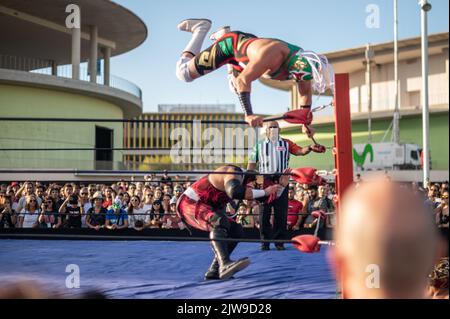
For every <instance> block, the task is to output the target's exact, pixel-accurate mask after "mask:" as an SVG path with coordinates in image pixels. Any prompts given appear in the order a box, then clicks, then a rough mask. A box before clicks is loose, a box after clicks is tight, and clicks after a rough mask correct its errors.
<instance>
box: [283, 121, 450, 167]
mask: <svg viewBox="0 0 450 319" xmlns="http://www.w3.org/2000/svg"><path fill="white" fill-rule="evenodd" d="M448 114H449V113H448V112H445V113H434V114H430V151H431V161H432V163H431V165H432V169H434V170H448V159H449V152H448V148H449V138H448V134H449V130H448V125H449V122H448V121H449V118H448ZM390 123H391V119H376V120H372V140H373V141H374V142H381V140H382V138H383V136H384V134H385V132H386V130H387V129H388V127H389V125H390ZM314 128H315V129H316V135H315V137H316V140H317V142H318V143H321V144H323V145H325V146H332V145H333V135H334V123H331V124H324V125H315V126H314ZM282 136H283V137H286V138H289V139H291V140H292V141H294V142H297V143H299V145H302V146H303V145H304V146H306V145H309V144H311V140H309V139H308V138H305V136H304V135H303V134H301V133H299V129H298V128H296V129H286V130H284V131H283V132H282ZM390 137H391V132H389V133H388V136H387V138H386V140H385V141H386V142H387V141H390ZM367 140H368V131H367V121H354V122H352V141H353V143H354V144H358V143H366V142H367ZM400 140H401V141H402V142H403V143H412V144H417V145H420V146H421V145H422V117H421V116H420V115H414V116H404V117H402V119H401V120H400ZM290 166H291V167H300V166H312V167H316V168H318V169H326V170H330V169H333V168H334V159H333V156H332V154H331V150H327V152H326V153H325V154H316V153H312V154H309V155H307V156H305V157H301V156H299V157H295V156H291V160H290Z"/></svg>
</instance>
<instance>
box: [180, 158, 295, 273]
mask: <svg viewBox="0 0 450 319" xmlns="http://www.w3.org/2000/svg"><path fill="white" fill-rule="evenodd" d="M216 172H224V173H221V174H209V175H207V176H204V177H202V178H201V179H199V180H198V181H197V182H195V183H194V184H193V185H192V186H191V187H189V188H188V189H186V191H185V192H184V193H183V194H182V195H181V196H180V198H179V200H178V203H177V212H178V214H179V215H180V216H181V218H182V219H183V221H184V222H185V223H187V224H188V225H190V226H191V227H194V228H196V229H200V230H203V231H208V232H209V237H210V239H212V241H211V246H212V249H213V252H214V260H213V262H212V264H211V266H210V267H209V269H208V271H207V272H206V274H205V279H227V278H230V277H231V276H233V275H234V274H235V273H236V272H238V271H240V270H242V269H244V268H246V267H247V266H248V265H249V264H250V260H249V259H248V258H241V259H239V260H237V261H233V260H231V259H230V255H231V253H232V252H233V250H234V249H235V248H236V246H237V243H236V242H226V241H220V240H221V239H226V238H241V237H242V236H243V230H242V226H241V225H239V224H237V223H236V222H235V221H234V220H232V219H231V218H229V217H227V216H226V213H225V207H226V204H227V203H229V202H230V201H231V200H233V199H238V200H242V199H248V200H252V199H257V198H265V197H270V196H273V195H275V194H277V193H280V190H281V189H283V188H284V187H285V186H286V185H287V184H288V181H289V176H288V175H283V176H282V177H281V178H280V179H279V184H271V185H270V186H268V187H266V188H265V189H253V188H252V186H251V185H252V181H253V180H254V175H253V176H252V175H247V176H245V177H244V175H243V174H239V173H243V170H242V169H241V168H239V167H237V166H233V165H227V166H222V167H219V168H218V169H217V170H216ZM228 172H229V174H225V173H228Z"/></svg>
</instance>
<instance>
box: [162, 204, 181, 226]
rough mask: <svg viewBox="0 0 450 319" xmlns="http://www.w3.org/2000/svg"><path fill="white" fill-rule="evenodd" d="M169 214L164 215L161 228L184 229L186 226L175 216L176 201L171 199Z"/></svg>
mask: <svg viewBox="0 0 450 319" xmlns="http://www.w3.org/2000/svg"><path fill="white" fill-rule="evenodd" d="M169 205H170V212H169V213H168V214H166V215H164V217H163V219H162V228H165V229H184V228H186V226H185V225H184V223H183V222H182V221H181V218H180V216H178V214H177V200H176V199H175V198H172V199H171V200H170V203H169Z"/></svg>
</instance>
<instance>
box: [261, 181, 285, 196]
mask: <svg viewBox="0 0 450 319" xmlns="http://www.w3.org/2000/svg"><path fill="white" fill-rule="evenodd" d="M282 189H283V186H281V185H280V184H275V185H271V186H268V187H266V188H265V189H264V192H265V193H266V196H270V195H272V194H276V193H277V192H278V191H281V190H282Z"/></svg>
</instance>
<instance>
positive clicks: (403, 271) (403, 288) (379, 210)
mask: <svg viewBox="0 0 450 319" xmlns="http://www.w3.org/2000/svg"><path fill="white" fill-rule="evenodd" d="M335 236H336V241H337V245H338V246H337V248H336V261H337V265H338V267H339V268H340V271H341V273H342V277H343V278H344V279H343V282H342V284H343V286H344V289H345V291H346V294H347V297H349V298H419V297H421V296H423V292H424V291H425V287H426V283H427V274H428V273H429V271H430V269H432V266H433V263H434V261H435V260H436V258H437V234H436V230H435V226H434V224H433V219H432V216H430V213H429V212H427V211H426V210H425V207H424V204H423V201H422V200H421V199H420V198H419V197H418V196H416V195H415V194H413V193H412V192H411V191H409V190H407V189H404V188H401V187H400V186H399V185H397V184H395V183H392V182H389V181H386V180H384V181H378V182H370V183H364V184H362V185H361V186H360V187H358V188H356V189H353V190H351V191H349V192H348V193H347V194H346V196H344V198H343V201H342V209H341V210H340V216H339V226H338V228H337V229H336V234H335ZM378 270H379V277H378V278H379V288H377V287H378V285H377V283H378V279H377V278H371V279H368V278H369V277H370V276H371V275H373V276H376V275H377V274H376V273H377V272H378ZM368 280H369V282H368ZM371 283H372V284H371Z"/></svg>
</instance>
